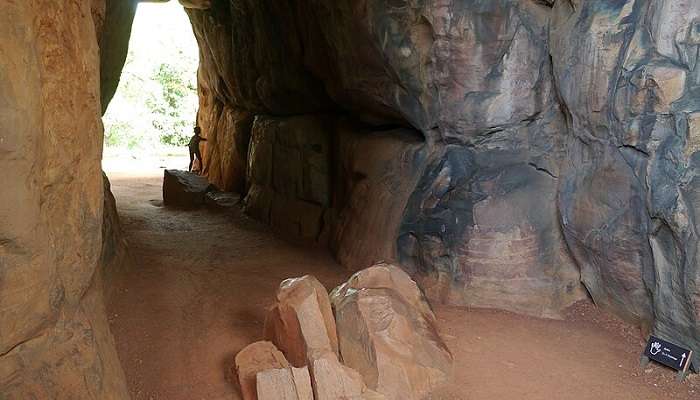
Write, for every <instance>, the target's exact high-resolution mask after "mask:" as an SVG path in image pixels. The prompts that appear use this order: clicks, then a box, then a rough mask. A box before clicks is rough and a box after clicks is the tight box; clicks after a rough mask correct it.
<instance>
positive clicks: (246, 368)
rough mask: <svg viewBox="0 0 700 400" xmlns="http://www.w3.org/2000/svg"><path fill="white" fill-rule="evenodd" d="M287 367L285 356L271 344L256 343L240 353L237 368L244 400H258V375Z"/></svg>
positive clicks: (236, 361) (237, 356) (237, 357)
mask: <svg viewBox="0 0 700 400" xmlns="http://www.w3.org/2000/svg"><path fill="white" fill-rule="evenodd" d="M287 367H289V362H287V359H286V358H285V357H284V354H282V353H281V352H280V351H279V350H278V349H277V347H275V345H274V344H272V343H271V342H255V343H252V344H250V345H248V346H246V347H245V348H244V349H243V350H241V351H239V352H238V354H236V360H235V368H236V375H237V376H238V382H239V385H240V388H241V394H242V395H243V400H257V398H258V396H257V393H258V383H257V382H258V380H257V379H258V378H257V377H258V373H260V372H263V371H267V370H274V369H284V368H287Z"/></svg>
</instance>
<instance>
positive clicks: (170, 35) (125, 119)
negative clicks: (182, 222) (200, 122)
mask: <svg viewBox="0 0 700 400" xmlns="http://www.w3.org/2000/svg"><path fill="white" fill-rule="evenodd" d="M188 24H189V19H188V17H187V14H186V13H185V12H184V10H183V8H182V6H180V5H179V4H178V3H177V2H169V3H163V4H155V3H154V4H149V3H141V4H139V7H138V11H137V13H136V18H135V20H134V24H133V30H132V37H131V40H130V42H129V53H128V55H127V59H126V63H125V66H124V69H123V71H122V76H121V80H120V83H119V88H118V90H117V93H116V95H115V96H114V99H112V101H111V102H110V104H109V107H108V108H107V112H106V114H105V115H104V117H103V121H104V125H105V135H104V145H105V148H107V150H108V151H107V153H111V154H120V153H122V152H123V150H128V153H129V154H131V155H133V156H138V155H147V154H148V155H156V154H158V155H160V154H164V153H169V152H175V153H178V154H185V155H186V154H187V150H186V149H184V148H182V147H178V148H176V147H174V146H182V145H183V144H186V143H187V142H188V141H189V138H190V136H191V134H192V133H191V132H192V127H193V124H194V122H195V118H196V113H197V108H198V106H199V101H198V97H197V89H196V84H197V83H196V82H197V68H198V64H199V60H198V57H197V56H198V54H199V50H198V48H197V41H196V40H195V38H194V35H193V34H192V32H191V30H187V29H182V30H175V31H174V30H173V26H187V25H188ZM109 150H113V151H109Z"/></svg>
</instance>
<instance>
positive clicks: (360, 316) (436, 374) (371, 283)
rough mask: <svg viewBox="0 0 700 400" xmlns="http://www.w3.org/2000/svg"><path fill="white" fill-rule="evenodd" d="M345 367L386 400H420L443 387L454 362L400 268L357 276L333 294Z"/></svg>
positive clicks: (424, 304)
mask: <svg viewBox="0 0 700 400" xmlns="http://www.w3.org/2000/svg"><path fill="white" fill-rule="evenodd" d="M331 301H332V303H333V309H334V310H335V315H336V321H337V326H338V337H339V342H340V353H341V356H342V359H343V362H344V363H345V364H346V365H348V366H349V367H351V368H353V369H355V370H357V371H359V372H360V374H361V375H362V377H363V378H364V382H365V383H366V384H367V386H368V387H370V388H371V389H373V390H375V391H377V392H379V393H381V394H383V395H384V396H385V397H386V398H387V399H395V400H399V399H406V400H411V399H415V400H419V399H423V398H425V397H426V396H427V395H428V394H429V393H430V392H431V390H432V389H434V388H435V387H436V386H437V385H439V384H440V383H442V382H444V381H445V380H446V379H447V378H448V376H449V374H450V372H451V369H452V356H451V354H450V352H449V350H448V349H447V346H446V345H445V344H444V343H443V341H442V339H441V338H440V336H439V335H438V333H437V330H436V328H435V325H434V322H435V316H434V315H433V312H432V310H431V309H430V306H429V305H428V303H427V301H426V299H425V298H424V297H423V294H422V293H421V292H420V290H419V289H418V287H417V286H416V284H415V282H413V281H412V280H411V278H410V277H409V276H408V275H407V274H406V273H405V272H403V271H402V270H401V269H400V268H399V267H396V266H393V265H386V264H382V265H377V266H374V267H371V268H368V269H366V270H363V271H360V272H358V273H357V274H356V275H354V276H353V277H352V278H350V280H349V281H348V282H347V283H345V284H343V285H341V286H339V287H338V288H336V289H335V290H334V291H333V293H331Z"/></svg>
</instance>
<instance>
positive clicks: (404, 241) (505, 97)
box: [190, 0, 700, 346]
mask: <svg viewBox="0 0 700 400" xmlns="http://www.w3.org/2000/svg"><path fill="white" fill-rule="evenodd" d="M699 7H700V4H698V2H697V1H692V0H679V1H672V0H651V1H644V2H642V1H635V0H622V1H615V2H606V1H587V2H583V1H557V2H555V1H534V0H533V1H529V0H528V1H516V0H459V1H457V0H445V1H427V2H418V3H415V2H413V3H410V5H409V4H408V3H407V2H401V1H400V2H398V3H396V4H393V3H392V4H391V5H388V4H387V3H386V2H382V1H377V0H362V1H359V2H358V1H349V0H341V1H334V2H331V1H323V0H300V1H296V2H292V3H288V2H282V3H279V2H276V3H275V4H272V3H267V2H263V3H260V2H255V3H254V2H250V1H243V2H236V3H235V4H234V3H230V2H225V1H223V2H220V4H219V5H218V6H217V5H216V4H214V5H213V6H212V8H211V9H210V10H193V11H190V17H191V20H192V22H193V24H194V26H195V34H196V36H197V38H198V40H199V42H200V44H201V46H202V47H201V48H202V69H201V73H200V86H201V87H202V88H206V91H207V93H208V94H207V96H209V97H210V98H214V99H215V100H216V101H217V102H220V103H221V104H222V105H223V107H229V108H231V109H236V110H239V109H240V110H245V111H246V112H249V113H250V114H252V115H253V116H254V118H256V121H260V123H261V125H260V127H259V129H260V128H262V127H263V126H265V128H264V129H265V130H268V131H276V132H278V134H279V132H281V131H280V130H279V129H278V127H279V126H284V124H285V121H288V122H290V123H291V124H298V121H299V119H302V118H304V119H313V118H315V117H313V115H318V114H319V113H320V112H322V114H323V115H324V118H329V119H330V120H334V121H335V122H334V123H333V124H332V125H333V126H327V127H325V128H324V129H323V130H324V131H325V132H326V133H325V135H326V136H325V137H324V143H328V146H329V149H330V150H329V151H328V154H330V155H331V156H330V157H326V158H325V162H326V165H325V166H323V168H322V169H323V170H324V171H329V172H328V173H327V174H326V176H328V177H329V179H330V183H329V185H328V186H327V187H328V188H329V189H328V190H329V192H325V193H324V197H323V198H324V200H326V199H328V201H327V202H326V201H324V202H319V201H317V200H314V201H313V202H309V201H308V198H306V199H303V202H299V199H300V196H299V195H298V194H297V193H295V194H294V195H293V196H290V195H288V194H283V195H281V194H280V193H281V192H280V190H279V189H278V188H289V187H297V188H298V187H300V185H299V182H300V181H303V180H304V179H307V178H306V177H304V172H298V170H299V168H298V167H297V166H298V165H299V164H300V163H299V161H297V160H296V159H294V160H292V161H289V162H287V161H286V160H285V161H282V160H280V158H279V157H277V156H275V155H274V154H270V153H271V151H270V150H267V154H265V151H262V152H258V154H256V153H255V152H254V151H253V152H250V153H249V154H251V156H252V157H251V158H249V159H247V160H246V161H247V163H248V188H250V191H249V192H248V199H249V200H250V202H249V204H250V206H249V212H250V213H251V215H254V216H256V217H257V218H259V219H261V220H263V221H265V222H268V223H270V224H271V225H275V226H287V227H291V228H290V229H281V230H282V231H283V232H286V233H287V234H290V235H294V236H301V237H306V238H307V239H308V238H311V239H314V240H316V241H317V242H320V243H328V244H329V245H330V247H331V248H332V249H333V251H334V253H335V254H336V257H337V258H338V260H339V261H341V262H342V263H343V265H345V266H347V267H349V268H351V269H355V270H356V269H359V268H362V267H364V266H366V265H368V264H371V263H375V262H378V261H382V260H387V261H400V264H401V265H402V267H403V268H405V269H406V270H407V271H408V272H409V273H410V274H411V275H412V276H413V277H415V279H416V280H417V281H418V282H419V284H420V285H421V286H422V287H423V288H424V289H425V292H426V294H427V295H428V297H429V298H430V299H431V300H433V301H439V302H445V303H448V304H458V305H465V306H472V307H495V308H500V309H506V310H511V311H515V312H519V313H524V314H530V315H535V316H543V317H554V318H559V317H561V315H562V310H563V309H564V308H566V307H567V306H569V305H570V304H572V303H573V302H575V301H577V300H579V299H582V298H584V297H585V291H584V289H583V287H584V286H583V285H585V288H586V289H587V290H588V291H589V292H590V293H591V295H592V296H593V298H594V300H595V301H596V303H597V304H599V305H601V306H604V307H606V308H608V309H609V310H611V311H613V312H615V313H616V314H618V315H620V316H622V317H624V318H627V319H628V320H630V321H634V322H636V323H638V324H639V325H640V326H642V327H645V328H650V329H652V330H654V331H656V332H658V333H663V334H666V335H667V336H669V337H672V338H676V339H677V341H678V342H680V343H684V344H686V345H689V346H690V345H693V344H694V345H697V343H698V340H700V332H699V331H698V329H700V326H699V324H698V315H699V308H698V306H697V304H698V303H699V302H700V301H699V300H698V299H697V293H698V289H697V288H696V282H697V279H698V268H697V261H696V260H697V258H696V254H695V253H696V247H697V244H696V238H695V237H696V233H695V232H696V230H697V226H696V223H695V212H694V209H695V208H696V207H695V206H694V204H695V197H696V196H695V192H697V190H695V189H694V185H695V183H696V179H695V170H696V167H697V160H696V158H697V157H696V156H695V154H696V151H697V150H698V148H700V146H699V145H698V143H700V140H699V139H697V137H698V134H697V132H698V126H700V123H698V121H699V120H700V118H698V113H699V111H698V110H699V109H700V105H699V104H698V97H699V96H698V84H699V83H698V82H699V80H700V78H698V76H699V75H698V74H699V69H698V67H697V65H698V60H697V58H698V56H697V49H698V46H699V45H700V35H699V34H698V32H700V31H698V29H700V28H699V26H700V25H699V22H698V12H699V11H698V8H699ZM272 27H274V28H272ZM279 43H283V45H279ZM234 55H235V57H234ZM282 60H284V62H283V61H282ZM261 66H264V68H261ZM302 88H303V89H302ZM200 119H201V117H200ZM272 121H274V122H272ZM263 122H264V124H263ZM363 124H364V126H363ZM255 129H256V128H253V131H255ZM313 130H315V129H298V130H296V133H289V132H287V133H284V134H283V135H286V136H288V137H290V138H294V140H295V141H296V142H297V143H302V142H308V143H313V142H314V140H315V139H314V138H315V136H314V135H315V133H312V132H311V131H313ZM389 132H390V134H388V133H389ZM300 135H301V137H303V138H304V139H303V140H302V141H299V137H300ZM255 136H260V137H263V136H264V135H261V134H257V135H256V133H255V132H253V140H252V143H253V145H252V146H251V149H255V148H256V147H257V149H264V148H265V147H266V145H264V144H263V145H260V146H257V145H256V140H255ZM390 137H391V139H389V138H390ZM411 138H421V139H419V140H417V141H416V142H414V143H411V140H412V139H411ZM275 140H276V141H279V140H280V139H279V137H275ZM290 140H291V139H290ZM258 144H259V143H258ZM274 147H275V146H271V145H270V146H267V148H268V149H269V148H274ZM295 154H302V153H300V152H298V151H297V152H296V153H295ZM240 158H241V160H242V159H243V157H242V156H240ZM252 158H255V160H252ZM301 158H302V162H301V165H304V163H308V162H310V160H312V157H310V156H308V155H307V156H304V155H303V154H302V157H301ZM266 160H275V165H274V166H272V167H271V166H270V163H271V161H266ZM280 164H281V165H283V166H285V165H288V166H289V167H290V168H289V169H290V170H297V172H293V173H286V172H288V171H283V172H282V173H277V174H273V175H275V178H269V175H268V173H269V172H268V171H269V170H270V169H271V168H272V169H275V168H277V169H279V168H280ZM285 173H286V174H285ZM260 177H266V178H265V179H267V180H265V179H262V180H261V179H259V178H260ZM261 182H262V183H263V184H261ZM270 182H273V183H272V184H271V183H270ZM271 188H272V189H274V190H272V189H271ZM284 190H286V189H284ZM312 203H313V205H312V206H309V205H310V204H312ZM275 210H293V212H290V214H294V215H296V217H284V216H283V214H282V213H280V212H279V211H275ZM399 210H400V211H401V214H400V215H399ZM275 219H276V220H277V222H275ZM672 288H673V289H672Z"/></svg>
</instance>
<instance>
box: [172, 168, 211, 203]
mask: <svg viewBox="0 0 700 400" xmlns="http://www.w3.org/2000/svg"><path fill="white" fill-rule="evenodd" d="M214 189H215V188H214V187H213V186H212V185H211V184H210V183H209V182H208V181H207V180H206V179H205V178H203V177H201V176H199V175H195V174H193V173H191V172H187V171H180V170H177V169H166V170H164V171H163V204H165V205H166V206H175V207H183V208H192V207H198V206H203V205H204V202H205V200H206V196H207V193H208V192H211V191H212V190H214Z"/></svg>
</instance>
